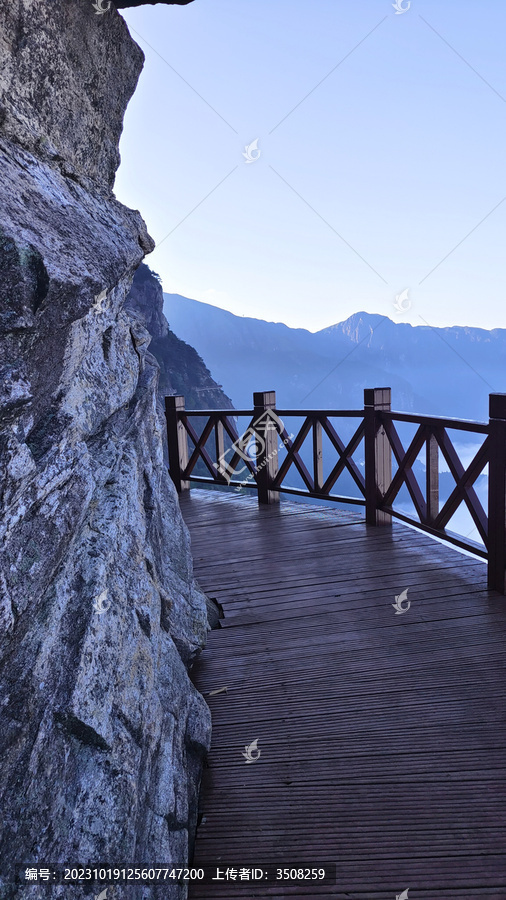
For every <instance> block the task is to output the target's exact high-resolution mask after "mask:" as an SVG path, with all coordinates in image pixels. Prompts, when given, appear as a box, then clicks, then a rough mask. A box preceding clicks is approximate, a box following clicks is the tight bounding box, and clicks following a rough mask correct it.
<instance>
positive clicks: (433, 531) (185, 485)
mask: <svg viewBox="0 0 506 900" xmlns="http://www.w3.org/2000/svg"><path fill="white" fill-rule="evenodd" d="M166 415H167V434H168V449H169V469H170V474H171V477H172V480H173V481H174V484H175V486H176V488H177V490H178V491H183V490H188V489H189V487H190V478H191V480H192V482H197V483H199V482H201V483H214V484H218V485H228V486H230V487H239V486H245V485H248V486H255V488H256V490H257V492H258V502H259V503H276V502H277V501H278V500H279V494H280V493H287V494H297V495H300V496H303V497H315V498H318V499H325V500H334V501H338V502H340V503H351V504H355V505H361V506H364V507H365V518H366V522H367V524H368V525H390V524H391V522H392V517H394V518H397V519H400V520H401V521H404V522H406V523H408V524H410V525H414V526H415V527H416V528H418V529H420V530H422V531H425V532H426V533H427V534H430V535H433V536H434V537H438V538H442V539H443V540H445V541H448V542H449V543H452V544H454V545H456V546H458V547H460V548H462V549H465V550H469V551H471V552H472V553H474V554H476V555H478V556H480V557H482V558H483V559H486V560H487V562H488V587H489V588H490V589H491V590H496V591H499V592H500V593H502V594H504V593H506V579H505V574H506V394H490V397H489V421H488V423H481V422H471V421H465V420H460V419H450V418H438V417H434V416H421V415H411V414H409V413H399V412H392V410H391V390H390V388H371V389H367V390H365V391H364V408H363V409H361V410H346V409H345V410H342V409H341V410H305V409H300V410H294V409H290V410H283V409H276V394H275V392H274V391H269V392H266V393H255V394H253V409H252V410H186V409H185V406H184V397H179V396H178V397H167V398H166ZM196 416H200V417H205V418H206V422H205V424H204V427H203V428H202V429H201V430H199V433H197V431H196V430H195V428H194V427H193V425H192V423H191V420H192V418H193V417H196ZM242 416H245V417H248V419H249V420H250V421H249V425H248V427H247V429H246V431H245V432H243V434H242V435H239V434H238V432H237V428H236V425H235V417H242ZM293 418H297V419H303V423H302V426H301V427H299V428H298V431H297V434H296V435H294V434H290V435H289V434H288V432H287V430H286V427H285V421H287V420H290V419H293ZM335 418H341V419H356V420H357V427H356V429H355V431H354V433H353V435H352V437H351V438H350V439H348V441H347V443H346V444H345V443H344V442H343V441H342V440H341V438H340V437H339V435H338V433H337V431H336V430H335V428H334V426H333V424H332V422H331V421H330V420H331V419H335ZM396 422H397V423H401V422H404V423H412V424H414V425H416V426H418V427H417V429H416V432H415V434H414V437H413V438H412V439H411V441H410V442H409V445H408V446H407V449H405V448H404V446H403V444H402V441H401V439H400V437H399V434H398V429H397V428H396V426H395V423H396ZM448 430H456V431H459V432H464V433H466V434H468V435H469V434H476V435H484V436H485V439H484V441H483V444H482V445H481V447H480V449H479V450H478V451H477V452H476V454H475V456H474V458H473V459H472V461H471V462H470V464H469V465H468V466H467V467H464V465H463V463H462V462H461V460H460V458H459V455H458V453H457V451H456V449H455V447H454V445H453V443H452V441H451V439H450V437H449V435H448ZM310 434H311V437H312V466H311V468H312V471H309V469H308V468H307V466H306V464H305V463H304V461H303V460H302V458H301V455H300V449H301V447H302V445H303V444H304V441H305V440H306V438H308V436H309V435H310ZM324 434H325V435H326V436H327V438H328V441H327V445H330V447H331V448H332V452H333V453H334V455H337V461H336V462H335V464H334V465H333V467H332V469H331V471H330V474H329V475H328V476H327V477H326V478H324V476H323V435H324ZM213 436H214V442H213V453H212V454H211V452H210V451H209V449H208V448H206V444H208V442H209V440H210V439H211V440H212V438H213ZM279 440H281V441H282V442H283V444H284V446H285V448H286V457H285V459H284V460H283V462H282V463H281V465H279V460H278V441H279ZM189 441H191V442H192V444H193V449H191V448H190V447H189ZM362 441H364V466H363V472H362V471H361V470H360V468H359V466H357V464H356V462H355V461H354V460H353V458H352V457H353V454H354V453H355V452H356V450H357V448H358V447H359V445H360V443H361V442H362ZM424 447H425V473H426V474H425V492H422V490H421V489H420V486H419V483H418V480H417V478H416V475H415V473H414V472H413V464H414V462H415V460H416V459H417V457H418V456H419V455H420V453H421V452H423V448H424ZM439 450H440V451H441V453H442V456H443V458H444V459H445V461H446V464H447V466H448V469H449V471H450V473H451V474H452V476H453V478H454V480H455V488H454V489H453V490H452V491H451V493H450V495H449V497H448V498H447V499H446V501H444V502H442V504H441V503H440V497H439V493H440V491H439V478H440V474H439V464H438V463H439ZM392 454H393V456H394V458H395V461H396V463H397V467H398V468H397V471H396V472H395V474H392ZM213 456H214V457H215V458H214V459H213ZM199 460H203V463H204V464H205V467H206V469H207V470H208V472H209V475H194V474H192V473H193V472H194V469H195V466H196V465H197V462H198V461H199ZM487 465H488V469H489V471H488V510H487V512H486V511H485V510H484V508H483V506H482V504H481V502H480V500H479V498H478V496H477V494H476V491H475V490H474V487H473V485H474V483H475V481H476V480H477V478H478V477H479V475H480V474H481V473H482V472H483V470H484V469H485V467H486V466H487ZM239 466H240V468H239ZM292 467H294V468H295V469H296V470H297V472H298V473H299V475H300V477H301V479H302V481H303V483H304V485H305V487H304V488H302V489H300V488H294V487H288V486H286V484H285V483H284V482H285V478H286V476H287V474H288V472H289V471H290V470H291V469H292ZM345 470H346V471H347V472H349V474H350V475H351V477H352V479H353V481H354V483H355V485H356V487H357V489H358V493H359V495H360V496H357V497H347V496H342V495H338V494H333V493H332V489H333V487H334V485H335V483H336V481H337V479H338V478H339V476H340V475H341V474H342V473H343V472H344V471H345ZM239 475H242V478H241V479H239V478H238V476H239ZM404 486H405V487H406V488H407V491H408V492H409V496H410V498H411V501H412V503H413V506H414V509H415V513H416V515H415V516H409V515H406V514H405V513H403V512H401V511H399V510H398V509H395V508H394V505H393V504H394V501H395V499H396V497H397V496H398V494H399V491H400V490H401V488H403V487H404ZM461 504H465V506H466V508H467V509H468V511H469V513H470V515H471V517H472V520H473V522H474V525H475V527H476V529H477V531H478V533H479V535H480V537H481V540H482V541H483V545H482V544H479V543H478V542H476V541H472V540H469V539H467V538H466V537H462V536H461V535H458V534H455V533H454V532H452V531H448V530H447V528H446V526H447V524H448V522H449V521H450V519H451V518H452V516H453V515H454V514H455V512H456V510H457V509H458V508H459V507H460V506H461Z"/></svg>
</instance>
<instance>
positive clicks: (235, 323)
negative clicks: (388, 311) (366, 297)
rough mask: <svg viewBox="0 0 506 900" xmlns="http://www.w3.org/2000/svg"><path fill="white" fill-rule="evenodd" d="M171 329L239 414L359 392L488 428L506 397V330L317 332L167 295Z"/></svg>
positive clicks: (365, 326) (369, 319)
mask: <svg viewBox="0 0 506 900" xmlns="http://www.w3.org/2000/svg"><path fill="white" fill-rule="evenodd" d="M164 312H165V314H166V316H167V318H168V320H169V322H170V325H171V328H172V330H173V331H174V332H175V334H177V335H178V337H180V338H181V339H182V340H184V341H187V342H188V343H189V344H191V345H192V346H193V347H195V349H196V350H197V352H198V353H199V355H200V356H201V357H202V358H203V359H204V360H205V363H206V365H207V366H208V367H209V369H210V371H211V373H212V375H213V378H215V379H216V380H217V381H218V382H219V383H220V384H221V385H222V386H223V390H224V392H225V393H226V394H227V395H228V396H229V397H231V399H232V402H233V404H234V406H235V407H236V408H250V407H251V404H252V393H253V391H263V390H275V391H276V392H277V405H278V407H279V408H294V409H297V408H306V409H310V408H315V409H339V408H346V409H350V408H361V407H362V406H363V390H364V388H368V387H385V386H388V387H391V388H392V408H393V409H395V410H398V411H404V412H418V413H422V414H426V415H439V416H449V417H454V418H465V419H476V420H479V421H486V420H487V418H488V394H489V393H493V392H506V329H502V328H496V329H494V330H492V331H486V330H485V329H481V328H471V327H465V326H460V325H456V326H453V327H448V328H433V327H431V326H429V325H419V326H412V325H409V324H407V323H403V322H394V321H392V320H391V319H389V318H388V317H386V316H381V315H378V314H373V313H367V312H357V313H355V314H354V315H352V316H350V317H349V318H347V319H345V320H344V321H342V322H338V323H336V324H335V325H331V326H330V327H328V328H324V329H323V330H321V331H317V332H315V333H313V332H310V331H306V330H305V329H301V328H289V327H288V326H287V325H284V324H281V323H276V322H266V321H263V320H261V319H254V318H249V317H245V316H236V315H234V314H233V313H230V312H227V311H226V310H223V309H219V308H217V307H215V306H211V305H210V304H208V303H202V302H201V301H198V300H191V299H189V298H187V297H182V296H181V295H179V294H167V293H166V294H164Z"/></svg>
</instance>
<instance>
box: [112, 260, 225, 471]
mask: <svg viewBox="0 0 506 900" xmlns="http://www.w3.org/2000/svg"><path fill="white" fill-rule="evenodd" d="M125 305H126V308H127V309H128V310H129V311H130V312H132V313H135V312H137V313H139V314H140V315H141V316H142V319H143V320H144V321H145V322H146V327H147V329H148V331H149V333H150V335H151V343H150V345H149V352H150V353H151V354H152V355H153V357H154V359H155V360H156V362H157V363H158V365H159V366H160V377H159V381H158V394H159V398H160V402H161V405H162V407H163V399H164V397H166V396H167V395H168V394H182V395H183V396H184V398H185V402H186V408H187V409H233V404H232V401H231V399H230V397H227V395H226V394H225V393H224V392H223V391H222V389H221V385H219V384H217V383H216V381H215V380H214V379H213V377H212V375H211V373H210V371H209V369H208V368H207V366H206V365H205V363H204V361H203V359H202V358H201V357H200V356H199V354H198V353H197V351H196V350H195V349H194V348H193V347H191V346H190V345H189V344H187V343H185V341H182V340H180V338H178V337H177V336H176V335H175V334H174V332H173V331H171V329H170V326H169V323H168V322H167V319H166V318H165V316H164V313H163V289H162V285H161V283H160V281H159V280H158V276H157V275H156V274H155V273H154V272H152V271H151V270H150V269H149V267H148V266H147V265H145V264H144V263H143V264H142V265H141V266H139V268H138V269H137V271H136V273H135V276H134V280H133V283H132V287H131V290H130V293H129V295H128V297H127V299H126V304H125ZM205 474H208V472H207V470H206V471H205Z"/></svg>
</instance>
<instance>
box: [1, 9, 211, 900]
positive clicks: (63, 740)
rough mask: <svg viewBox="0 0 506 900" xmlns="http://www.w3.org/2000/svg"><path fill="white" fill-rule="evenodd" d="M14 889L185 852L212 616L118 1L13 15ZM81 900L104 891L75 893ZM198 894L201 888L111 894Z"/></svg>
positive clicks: (5, 249)
mask: <svg viewBox="0 0 506 900" xmlns="http://www.w3.org/2000/svg"><path fill="white" fill-rule="evenodd" d="M0 53H1V66H0V108H1V115H0V122H1V124H0V210H1V219H0V229H1V231H0V368H1V371H0V384H1V388H0V479H1V480H0V503H1V519H0V753H1V757H2V768H1V771H0V798H1V802H0V809H1V812H0V826H1V830H0V897H1V898H2V900H4V898H5V900H7V898H8V900H11V898H17V897H26V896H30V897H34V898H38V897H41V898H42V897H45V898H47V897H66V896H68V888H58V887H52V888H49V889H48V888H47V887H46V886H42V885H41V886H38V885H33V886H31V887H30V888H27V887H22V888H15V887H14V886H12V884H10V883H9V879H8V871H9V867H10V866H11V864H13V863H14V862H19V861H21V862H23V863H24V862H26V863H29V862H31V863H32V864H36V863H37V862H39V863H40V864H43V863H44V862H46V863H49V862H62V863H69V864H70V863H74V864H75V863H77V862H78V861H80V862H82V863H85V864H90V863H95V862H106V861H108V862H109V863H111V864H122V865H128V864H132V863H133V862H136V863H149V862H150V863H154V862H161V861H165V862H168V861H172V862H174V863H176V862H179V863H182V862H184V861H185V860H186V859H187V858H188V853H189V850H190V849H191V841H192V833H193V830H194V827H195V821H196V805H197V794H198V786H199V779H200V771H201V765H202V759H203V755H204V753H205V750H206V748H207V747H208V745H209V740H210V717H209V711H208V708H207V706H206V704H205V702H204V700H203V699H202V697H201V696H200V695H199V694H198V693H197V691H196V690H195V689H194V687H193V686H192V684H191V682H190V679H189V677H188V671H187V670H188V666H189V665H190V664H191V661H192V659H193V658H194V656H195V654H197V653H198V652H199V649H200V648H201V647H202V646H203V644H204V641H205V637H206V632H207V628H208V623H207V617H206V600H205V597H204V595H203V594H202V592H201V591H200V590H199V588H198V585H197V584H196V583H195V581H194V579H193V572H192V560H191V554H190V546H189V538H188V532H187V529H186V527H185V525H184V523H183V521H182V519H181V515H180V512H179V507H178V503H177V497H176V494H175V491H174V488H173V486H172V483H171V481H170V480H169V478H168V475H167V472H166V467H165V466H164V462H163V450H162V430H163V427H164V424H163V422H162V421H161V419H160V415H159V410H158V408H157V402H156V396H157V382H158V368H157V366H156V365H155V362H154V360H153V358H152V357H151V356H150V355H149V354H147V353H146V351H147V347H148V344H149V341H150V335H149V334H148V332H147V330H146V328H145V326H144V325H143V323H142V320H140V319H139V316H138V315H135V316H134V315H132V314H131V313H130V312H129V311H128V310H127V309H125V303H124V301H125V297H126V295H127V293H128V291H129V288H130V284H131V280H132V276H133V272H134V271H135V269H136V268H137V266H138V265H139V263H140V262H141V260H142V258H143V256H144V254H145V253H146V252H148V251H149V250H150V249H152V246H153V244H152V241H151V239H150V238H149V236H148V234H147V232H146V228H145V225H144V223H143V221H142V219H141V217H140V215H139V213H137V212H134V211H132V210H128V209H126V208H125V207H123V206H122V205H121V204H119V203H118V202H117V201H116V200H115V199H114V197H113V195H112V193H111V185H112V182H113V178H114V172H115V169H116V167H117V164H118V160H119V156H118V142H119V137H120V133H121V128H122V120H123V114H124V110H125V107H126V104H127V103H128V100H129V98H130V96H131V94H132V92H133V90H134V88H135V85H136V82H137V78H138V76H139V73H140V70H141V67H142V61H143V56H142V53H141V51H140V49H139V48H138V47H137V46H136V44H135V43H134V42H133V41H132V39H131V38H130V36H129V34H128V31H127V29H126V26H125V23H124V21H123V20H122V19H121V17H120V15H119V14H118V13H117V12H116V11H115V10H114V9H112V10H111V11H110V12H109V13H108V14H107V15H96V14H95V12H94V9H93V7H92V4H91V2H90V3H88V2H79V3H76V2H75V0H59V2H58V3H54V2H53V0H38V2H37V3H33V2H32V0H15V2H13V3H9V4H2V6H1V8H0ZM71 890H72V896H73V897H76V898H80V897H89V896H95V895H96V894H97V893H98V891H97V890H96V889H95V888H93V887H89V888H86V887H72V889H71ZM120 896H121V897H123V896H125V897H128V898H132V900H141V898H142V900H147V898H151V897H158V896H163V897H164V898H169V900H172V898H180V897H183V896H185V892H184V889H179V888H177V887H175V888H167V887H164V888H161V889H158V888H141V887H135V886H133V887H130V888H128V889H127V890H126V891H125V890H124V889H119V888H110V889H109V893H108V897H109V898H113V900H114V898H115V897H120Z"/></svg>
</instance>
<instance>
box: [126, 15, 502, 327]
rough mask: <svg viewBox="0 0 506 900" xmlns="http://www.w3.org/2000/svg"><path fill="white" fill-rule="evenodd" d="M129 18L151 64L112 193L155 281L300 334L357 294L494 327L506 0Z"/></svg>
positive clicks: (381, 308)
mask: <svg viewBox="0 0 506 900" xmlns="http://www.w3.org/2000/svg"><path fill="white" fill-rule="evenodd" d="M407 4H408V0H402V6H403V7H406V6H407ZM124 15H125V19H126V20H127V22H128V24H129V26H130V27H131V30H132V35H133V37H134V38H135V40H137V42H138V43H139V44H140V46H141V47H142V48H143V50H144V52H145V55H146V63H145V67H144V71H143V73H142V75H141V78H140V83H139V87H138V90H137V93H136V94H135V96H134V98H133V100H132V101H131V104H130V106H129V109H128V111H127V115H126V119H125V131H124V135H123V138H122V142H121V148H120V149H121V155H122V164H121V167H120V169H119V172H118V176H117V180H116V193H117V196H118V198H119V199H120V200H121V201H122V202H124V203H126V204H127V205H128V206H132V207H134V208H137V209H140V210H141V212H142V214H143V216H144V218H145V220H146V222H147V224H148V228H149V231H150V233H151V235H152V236H153V237H154V239H155V240H156V241H157V242H158V243H159V246H158V247H157V248H156V249H155V251H154V252H153V253H152V254H151V256H150V257H148V258H147V260H146V261H147V262H148V264H149V265H150V266H151V267H152V268H153V269H155V271H157V272H158V273H159V274H160V275H161V277H162V280H163V285H164V289H165V290H166V291H168V292H171V293H179V294H183V295H185V296H188V297H192V298H194V299H197V300H204V301H206V302H208V303H212V304H214V305H215V306H220V307H222V308H223V309H227V310H230V311H231V312H233V313H235V314H237V315H248V316H254V317H257V318H262V319H267V320H269V321H281V322H285V323H286V324H287V325H290V326H296V327H304V328H308V329H309V330H310V331H316V330H318V329H320V328H323V327H325V326H327V325H330V324H332V323H335V322H338V321H341V320H343V319H345V318H347V316H349V315H351V314H352V313H354V312H357V311H358V310H362V309H364V310H366V311H368V312H376V313H381V314H383V315H387V316H389V317H390V318H392V319H393V320H394V321H404V322H411V323H412V324H413V325H420V324H429V325H433V326H444V325H454V324H460V325H473V326H480V327H484V328H494V327H503V328H504V327H506V302H505V301H506V267H505V265H504V258H505V250H506V171H505V148H506V70H505V65H504V58H505V57H504V39H505V34H506V3H505V2H504V0H489V2H486V3H483V2H481V3H480V2H478V0H472V2H471V0H458V2H457V0H411V7H410V9H409V10H408V11H406V12H404V13H400V14H397V15H396V13H395V10H394V9H393V7H392V0H362V2H357V0H318V2H315V3H308V2H307V0H306V2H304V3H302V2H301V0H290V2H288V0H275V2H272V0H255V2H247V0H194V2H193V3H191V4H189V5H188V6H183V7H174V6H155V7H151V6H144V7H140V8H138V9H132V10H125V11H124ZM157 54H159V55H157ZM161 57H163V59H161ZM336 67H337V68H336ZM331 70H334V71H331ZM329 73H330V74H329ZM326 76H328V77H326ZM322 79H324V80H323V81H322ZM319 82H322V83H320V84H319ZM310 92H311V93H310ZM307 94H309V96H307V97H306V95H307ZM304 98H306V99H304ZM294 107H296V108H295V109H294ZM292 110H293V112H292ZM285 117H287V118H285ZM282 120H284V121H282ZM276 126H277V127H276ZM256 139H258V149H259V150H260V151H261V155H260V156H259V158H258V159H256V160H255V161H254V162H251V163H247V162H246V160H245V159H244V157H243V156H242V153H243V151H244V149H245V146H246V145H247V144H248V145H249V144H250V143H251V142H252V141H254V140H256ZM252 155H253V156H256V155H257V154H256V153H254V152H253V153H252ZM220 182H222V183H221V184H220ZM218 185H219V186H218ZM211 192H212V193H211ZM208 195H209V196H208ZM205 198H207V199H205ZM199 204H200V205H199ZM195 207H197V208H196V209H195ZM192 210H193V211H192ZM186 217H187V218H186ZM182 220H184V221H182ZM482 220H484V221H482ZM480 223H481V224H480ZM171 232H172V233H171ZM336 232H337V233H336ZM461 241H462V242H463V243H461V245H460V246H459V247H457V249H455V250H454V248H455V247H456V245H458V244H459V243H460V242H461ZM451 251H453V252H451ZM447 254H450V255H449V256H448V258H447V259H445V260H444V257H446V256H447ZM443 260H444V261H443ZM439 264H440V265H439ZM435 267H437V268H435ZM433 269H435V270H434V271H432V274H429V273H430V272H431V270H433ZM373 270H374V271H373ZM427 276H428V277H427ZM406 289H407V290H409V294H408V295H407V302H408V303H411V307H410V308H409V310H407V311H406V312H402V313H397V312H396V310H395V307H394V305H393V304H394V301H395V297H396V295H398V294H400V293H401V292H402V291H405V290H406ZM404 305H406V303H405V304H404Z"/></svg>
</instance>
